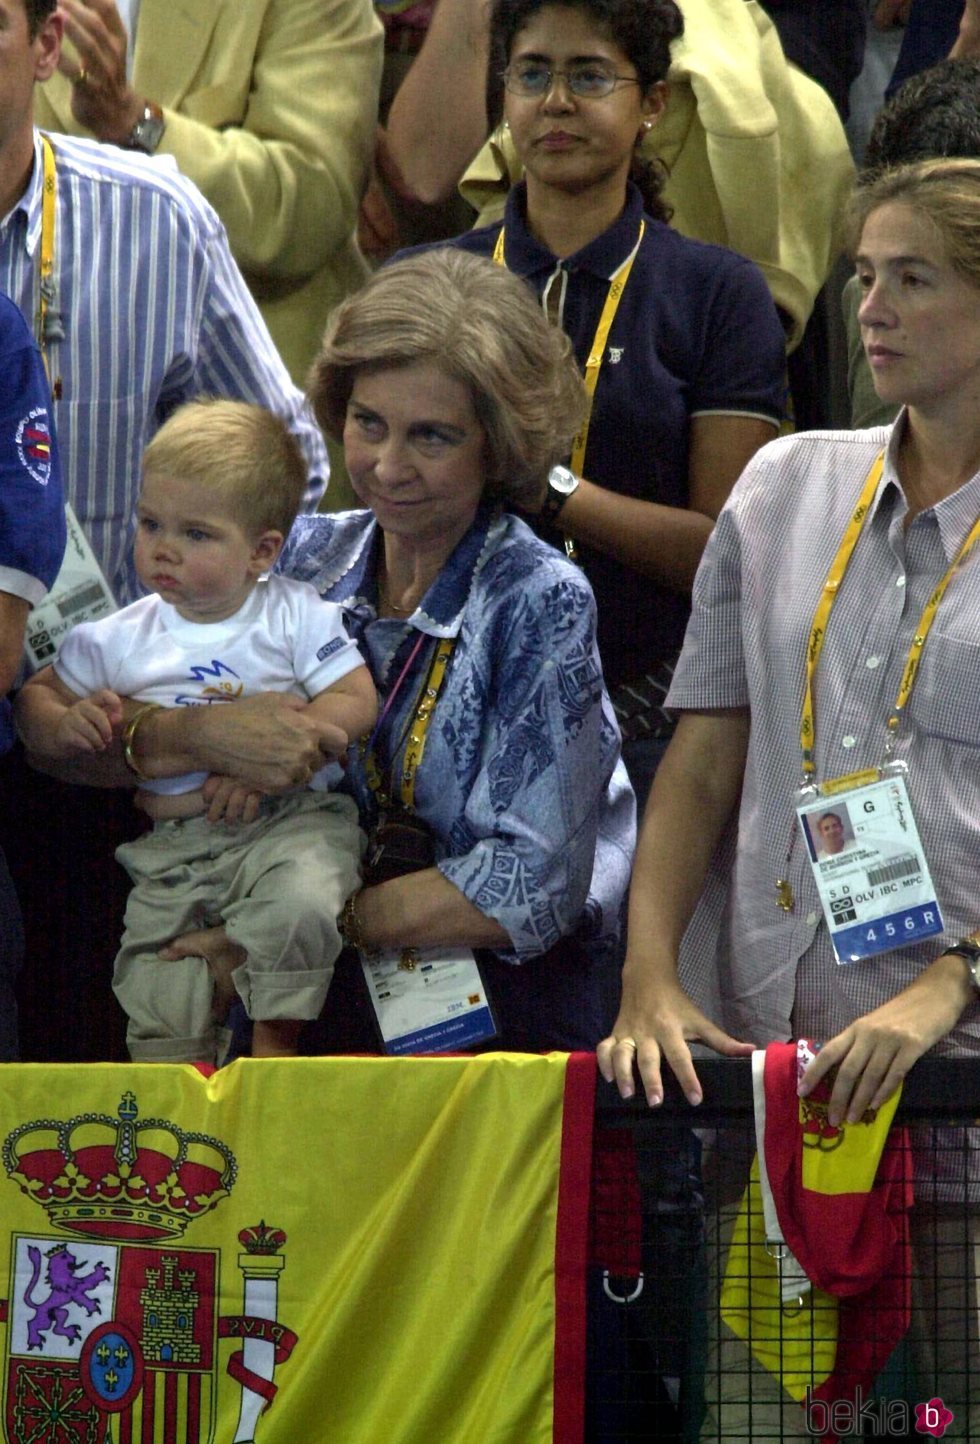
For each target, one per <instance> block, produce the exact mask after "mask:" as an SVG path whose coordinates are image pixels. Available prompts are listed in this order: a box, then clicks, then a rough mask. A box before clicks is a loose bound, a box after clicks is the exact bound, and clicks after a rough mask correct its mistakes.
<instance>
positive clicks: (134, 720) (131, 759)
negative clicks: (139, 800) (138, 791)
mask: <svg viewBox="0 0 980 1444" xmlns="http://www.w3.org/2000/svg"><path fill="white" fill-rule="evenodd" d="M159 710H160V704H159V702H147V703H145V705H144V706H142V707H140V708H139V709H138V710H137V711H136V712H134V713H133V715H132V717H130V719H129V721H128V722H127V723H126V726H125V727H124V729H123V735H122V746H123V761H124V762H125V764H126V766H127V767H128V768H129V770H130V772H131V773H132V774H133V776H134V777H138V778H139V780H140V782H149V781H150V777H149V774H148V773H146V772H144V771H143V769H142V767H141V766H140V765H139V763H138V762H137V761H136V754H135V752H134V751H133V744H134V742H135V741H136V729H137V728H138V727H139V725H140V723H141V722H142V721H143V719H144V717H146V716H147V715H148V714H149V713H150V712H159Z"/></svg>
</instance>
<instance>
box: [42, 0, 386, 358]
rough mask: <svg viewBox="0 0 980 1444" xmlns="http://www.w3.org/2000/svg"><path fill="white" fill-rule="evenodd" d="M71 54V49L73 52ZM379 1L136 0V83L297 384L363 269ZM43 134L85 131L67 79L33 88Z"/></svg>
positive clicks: (162, 149) (163, 148)
mask: <svg viewBox="0 0 980 1444" xmlns="http://www.w3.org/2000/svg"><path fill="white" fill-rule="evenodd" d="M68 48H69V49H70V47H68ZM381 62H382V29H381V24H380V22H379V21H378V19H377V17H376V16H375V13H374V9H373V7H372V5H371V0H234V3H228V0H142V3H141V5H140V10H139V23H138V26H137V31H136V45H135V49H134V51H133V78H132V84H133V88H134V89H135V91H136V93H137V94H138V95H140V96H142V97H144V98H146V99H149V100H154V101H156V103H157V104H158V105H160V106H162V107H163V112H164V116H165V119H166V129H165V131H164V133H163V139H162V141H161V142H160V146H159V149H158V154H160V155H172V156H174V157H175V158H176V161H177V164H178V165H179V167H180V169H181V171H183V173H184V174H185V175H186V176H189V177H190V179H191V180H193V181H194V182H195V183H196V184H197V185H198V186H199V187H200V189H201V190H202V191H203V193H204V195H205V196H206V197H207V199H208V200H209V201H210V202H211V204H212V205H213V206H214V208H215V210H216V211H217V212H218V215H219V216H220V217H221V219H222V221H223V222H224V225H225V228H226V230H227V231H228V239H229V241H230V244H231V250H232V254H233V255H234V257H235V259H236V261H237V262H238V264H239V266H240V267H241V270H242V272H243V274H244V276H245V280H246V281H247V283H248V286H249V289H250V290H251V291H252V294H253V295H254V296H255V298H256V300H257V301H258V303H259V308H260V309H261V311H262V314H263V316H264V317H265V320H266V323H267V325H268V327H269V330H270V331H271V333H272V338H273V340H274V341H275V343H276V346H277V348H278V349H279V352H280V354H281V355H282V358H283V360H284V361H285V363H286V366H287V368H288V370H289V372H290V374H291V376H292V377H293V380H294V381H296V382H297V384H299V385H303V384H305V381H306V374H307V371H308V369H309V366H310V363H311V361H312V359H313V357H314V355H315V353H316V350H317V347H318V345H319V341H320V337H321V335H322V332H323V328H324V325H325V323H326V318H327V314H328V312H329V311H330V309H331V307H332V306H333V305H335V304H336V302H337V301H339V300H340V299H341V298H342V297H343V296H345V295H347V294H348V293H349V292H351V291H353V290H355V289H356V288H357V287H358V286H359V285H360V284H361V283H362V281H363V279H364V277H365V276H366V274H367V271H366V268H365V266H364V262H363V260H362V258H361V256H360V253H359V251H358V249H357V246H356V243H355V241H354V230H355V226H356V223H357V209H358V206H359V204H360V200H361V195H362V193H363V189H364V185H365V183H366V179H367V172H368V165H369V163H370V158H371V153H372V150H373V146H374V133H375V126H376V123H377V108H378V86H379V84H380V76H381ZM35 119H36V123H37V124H38V125H39V126H40V127H41V128H42V129H44V130H54V131H63V132H67V133H68V134H71V135H82V134H87V133H88V132H86V131H85V130H84V129H83V127H81V126H79V125H78V123H77V121H76V120H75V119H74V117H73V115H72V113H71V91H70V87H69V84H68V82H67V80H66V79H65V77H64V76H63V75H60V74H56V75H54V76H53V77H52V78H51V80H49V81H48V82H47V83H46V84H45V85H43V86H38V87H37V88H36V90H35Z"/></svg>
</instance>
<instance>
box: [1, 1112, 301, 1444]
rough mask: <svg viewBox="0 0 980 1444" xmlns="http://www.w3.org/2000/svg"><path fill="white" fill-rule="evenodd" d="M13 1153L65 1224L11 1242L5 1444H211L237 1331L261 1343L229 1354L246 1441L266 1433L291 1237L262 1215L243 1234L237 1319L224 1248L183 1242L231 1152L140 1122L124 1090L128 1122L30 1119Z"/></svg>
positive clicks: (222, 1184) (228, 1177) (28, 1188)
mask: <svg viewBox="0 0 980 1444" xmlns="http://www.w3.org/2000/svg"><path fill="white" fill-rule="evenodd" d="M2 1158H3V1166H4V1170H5V1172H6V1174H7V1178H8V1180H9V1181H10V1182H11V1183H14V1184H17V1185H18V1186H19V1187H20V1189H21V1192H22V1193H23V1194H24V1195H26V1196H27V1197H28V1198H29V1199H30V1200H31V1201H32V1202H33V1203H35V1204H37V1205H39V1207H40V1208H41V1209H43V1210H44V1212H45V1213H46V1214H47V1219H48V1223H49V1225H50V1226H51V1227H53V1228H54V1229H55V1230H56V1231H57V1232H55V1233H50V1234H49V1233H42V1232H41V1231H40V1229H39V1230H38V1231H35V1232H31V1231H28V1232H19V1231H18V1232H14V1233H12V1234H11V1235H10V1265H9V1273H8V1278H9V1296H8V1297H7V1299H6V1300H3V1301H2V1302H0V1318H3V1319H5V1320H6V1326H7V1327H6V1344H5V1351H4V1407H3V1431H4V1433H3V1437H4V1439H5V1440H6V1441H8V1444H62V1441H63V1444H76V1441H78V1444H108V1441H110V1440H112V1441H113V1444H157V1441H160V1444H209V1441H211V1440H213V1439H214V1438H215V1397H216V1383H217V1379H216V1375H217V1370H218V1340H219V1338H221V1337H229V1336H230V1337H242V1338H245V1339H247V1340H248V1343H246V1344H245V1345H244V1346H243V1347H242V1348H241V1349H239V1350H237V1351H236V1352H234V1353H233V1354H232V1355H231V1357H230V1358H229V1359H228V1361H227V1372H228V1374H229V1375H230V1376H231V1377H232V1378H233V1379H234V1380H235V1382H236V1383H237V1384H238V1386H239V1389H240V1391H241V1409H240V1417H239V1425H238V1430H237V1431H236V1433H235V1436H234V1438H235V1440H237V1441H244V1440H253V1439H254V1438H256V1435H257V1421H258V1416H259V1414H260V1412H261V1410H262V1408H263V1407H264V1406H265V1404H266V1403H267V1402H268V1401H269V1400H270V1399H271V1397H272V1396H273V1394H274V1393H275V1387H274V1385H273V1383H272V1376H273V1372H274V1367H275V1363H276V1362H277V1361H280V1360H282V1359H284V1358H288V1356H289V1353H290V1352H291V1349H292V1344H293V1342H294V1336H293V1335H292V1334H291V1333H290V1331H289V1330H288V1329H286V1328H285V1327H284V1326H281V1325H279V1323H278V1320H277V1319H276V1283H277V1279H278V1275H279V1272H280V1270H281V1269H282V1268H283V1266H284V1262H285V1260H284V1257H283V1254H282V1248H283V1245H284V1244H285V1242H286V1235H285V1233H283V1232H282V1231H281V1230H278V1229H274V1228H269V1227H268V1226H267V1225H266V1224H265V1223H264V1221H263V1222H260V1223H259V1224H258V1225H256V1226H253V1227H250V1228H245V1229H243V1230H241V1232H240V1233H239V1236H238V1238H239V1243H240V1244H241V1246H242V1250H243V1252H242V1254H241V1256H240V1258H239V1259H238V1260H237V1262H238V1267H239V1269H240V1271H241V1275H242V1279H241V1282H242V1300H243V1307H242V1313H241V1314H240V1315H232V1316H229V1315H222V1314H221V1313H220V1310H219V1301H220V1298H221V1289H220V1283H219V1273H220V1269H221V1254H220V1252H219V1250H217V1249H214V1248H193V1247H188V1246H186V1245H185V1243H184V1235H185V1233H187V1232H189V1231H190V1230H191V1229H192V1228H193V1225H194V1223H195V1221H196V1220H197V1219H199V1218H202V1217H204V1216H205V1215H207V1214H208V1213H210V1212H211V1210H212V1209H215V1208H217V1207H218V1206H219V1204H221V1203H222V1201H223V1200H225V1199H227V1198H228V1197H229V1195H230V1194H231V1192H232V1189H233V1187H234V1183H235V1179H236V1175H237V1163H236V1160H235V1157H234V1155H233V1153H232V1151H231V1149H230V1148H229V1147H228V1146H227V1145H226V1144H224V1143H223V1142H222V1141H221V1140H219V1139H217V1138H213V1137H210V1136H208V1135H206V1134H202V1133H188V1132H186V1131H184V1130H183V1129H182V1128H180V1127H179V1126H178V1125H177V1124H175V1123H173V1122H172V1121H171V1120H168V1119H163V1118H141V1117H140V1110H139V1104H138V1102H137V1098H136V1096H135V1094H134V1093H132V1092H128V1091H127V1092H126V1093H124V1094H123V1097H122V1099H121V1101H120V1103H119V1106H118V1109H117V1114H116V1116H115V1117H113V1116H111V1115H109V1114H103V1113H81V1114H77V1115H75V1116H73V1117H71V1118H68V1119H65V1120H63V1121H60V1122H52V1121H51V1120H50V1119H38V1120H31V1121H29V1122H25V1123H22V1124H20V1125H19V1126H18V1127H17V1128H15V1129H13V1130H12V1131H11V1132H10V1133H8V1134H7V1137H6V1138H5V1140H4V1143H3V1153H2ZM253 1310H254V1312H253ZM249 1346H251V1347H249ZM246 1351H248V1354H250V1355H251V1357H250V1358H249V1357H248V1354H247V1353H246Z"/></svg>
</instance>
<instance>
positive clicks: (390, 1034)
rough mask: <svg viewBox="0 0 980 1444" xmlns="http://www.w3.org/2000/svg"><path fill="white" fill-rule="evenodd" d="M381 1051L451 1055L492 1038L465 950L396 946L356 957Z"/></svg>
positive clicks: (472, 961)
mask: <svg viewBox="0 0 980 1444" xmlns="http://www.w3.org/2000/svg"><path fill="white" fill-rule="evenodd" d="M361 966H362V967H363V969H364V978H365V981H366V982H367V987H368V993H369V995H370V998H371V1003H372V1005H373V1007H374V1012H375V1015H376V1017H377V1020H378V1027H379V1029H380V1030H381V1038H382V1042H383V1043H384V1050H385V1052H386V1053H389V1054H393V1055H397V1054H401V1053H455V1052H459V1051H461V1050H462V1049H463V1048H469V1047H472V1046H473V1044H474V1043H485V1042H487V1041H488V1040H489V1039H491V1038H494V1037H496V1034H497V1028H496V1024H495V1023H494V1019H493V1013H492V1012H491V1009H490V1000H489V998H488V997H487V990H486V988H485V987H484V985H483V979H482V977H481V976H480V969H479V966H478V964H477V961H476V958H475V957H474V955H473V952H472V950H471V949H470V948H452V949H449V950H446V949H444V948H401V949H398V950H395V951H390V952H381V953H372V954H371V955H370V956H365V955H364V954H362V955H361Z"/></svg>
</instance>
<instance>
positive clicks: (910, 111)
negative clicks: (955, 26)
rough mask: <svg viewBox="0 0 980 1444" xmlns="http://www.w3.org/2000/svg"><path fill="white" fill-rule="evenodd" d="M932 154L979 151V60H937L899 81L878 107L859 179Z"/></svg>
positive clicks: (968, 154)
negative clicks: (883, 104)
mask: <svg viewBox="0 0 980 1444" xmlns="http://www.w3.org/2000/svg"><path fill="white" fill-rule="evenodd" d="M938 156H952V157H961V158H970V157H972V158H973V159H976V158H977V157H978V156H980V60H941V61H940V62H939V64H938V65H932V66H930V67H929V69H928V70H921V71H920V72H919V73H918V75H913V76H912V78H911V79H910V80H907V81H906V82H905V84H904V85H903V86H902V88H901V90H899V91H897V92H896V93H895V95H894V96H893V97H892V99H891V100H890V101H889V102H888V104H887V105H886V106H885V107H884V109H883V110H881V111H879V112H878V116H877V119H876V120H875V123H874V125H873V126H872V128H871V134H870V136H869V137H868V147H867V150H866V151H865V153H864V166H863V169H862V180H868V179H870V178H871V176H872V175H877V174H878V173H879V172H881V171H884V170H888V169H889V168H890V167H891V166H896V165H911V164H912V163H913V162H914V161H918V160H933V159H935V158H936V157H938Z"/></svg>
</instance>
